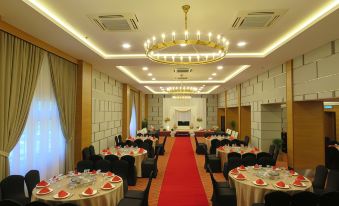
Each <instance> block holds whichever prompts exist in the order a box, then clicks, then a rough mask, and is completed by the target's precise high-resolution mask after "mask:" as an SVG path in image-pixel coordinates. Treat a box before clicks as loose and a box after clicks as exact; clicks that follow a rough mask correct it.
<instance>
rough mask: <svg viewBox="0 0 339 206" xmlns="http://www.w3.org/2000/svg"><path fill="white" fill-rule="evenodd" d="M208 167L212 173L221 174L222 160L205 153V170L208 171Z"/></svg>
mask: <svg viewBox="0 0 339 206" xmlns="http://www.w3.org/2000/svg"><path fill="white" fill-rule="evenodd" d="M207 165H209V166H210V169H211V171H212V172H221V159H220V157H217V156H216V155H215V154H207V151H206V152H205V169H206V172H208V170H207Z"/></svg>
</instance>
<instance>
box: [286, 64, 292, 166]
mask: <svg viewBox="0 0 339 206" xmlns="http://www.w3.org/2000/svg"><path fill="white" fill-rule="evenodd" d="M286 108H287V157H288V165H289V166H290V167H293V164H294V162H293V156H294V144H293V139H294V132H293V130H294V128H293V62H292V60H290V61H288V62H286Z"/></svg>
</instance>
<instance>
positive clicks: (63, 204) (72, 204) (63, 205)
mask: <svg viewBox="0 0 339 206" xmlns="http://www.w3.org/2000/svg"><path fill="white" fill-rule="evenodd" d="M58 206H78V205H77V204H74V203H70V202H65V203H61V204H60V205H58Z"/></svg>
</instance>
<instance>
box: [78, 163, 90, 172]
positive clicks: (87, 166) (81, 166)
mask: <svg viewBox="0 0 339 206" xmlns="http://www.w3.org/2000/svg"><path fill="white" fill-rule="evenodd" d="M84 170H93V162H92V161H91V160H81V161H79V162H78V163H77V171H78V172H84Z"/></svg>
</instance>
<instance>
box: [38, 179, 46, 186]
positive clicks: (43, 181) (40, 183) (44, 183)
mask: <svg viewBox="0 0 339 206" xmlns="http://www.w3.org/2000/svg"><path fill="white" fill-rule="evenodd" d="M47 185H48V182H46V181H45V180H42V181H41V182H39V183H38V184H37V186H38V187H46V186H47Z"/></svg>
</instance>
